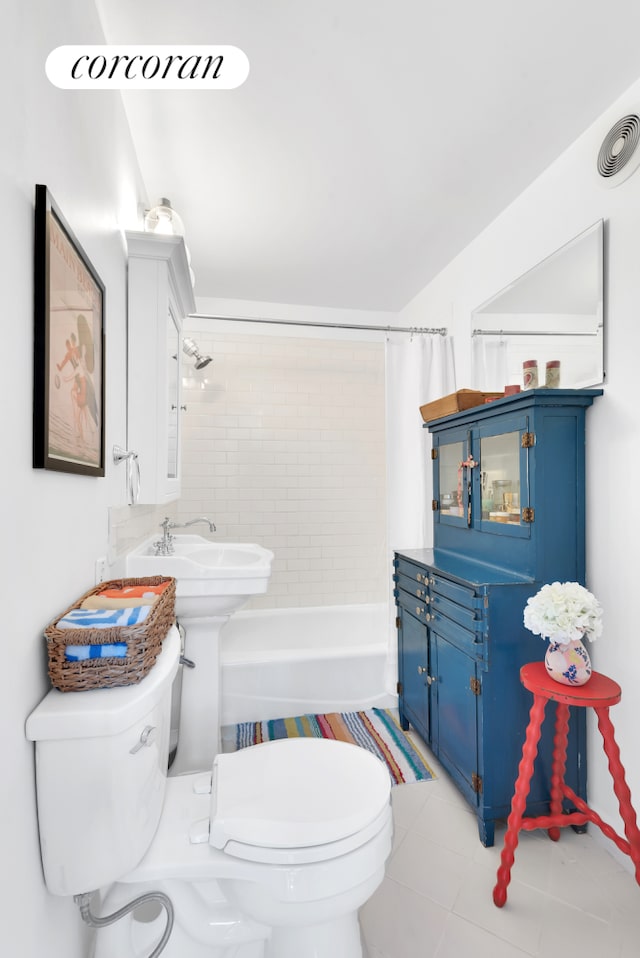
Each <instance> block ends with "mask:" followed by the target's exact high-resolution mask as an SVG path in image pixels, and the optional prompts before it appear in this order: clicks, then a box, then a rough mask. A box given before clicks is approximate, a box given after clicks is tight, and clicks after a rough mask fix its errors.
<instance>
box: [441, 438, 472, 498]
mask: <svg viewBox="0 0 640 958" xmlns="http://www.w3.org/2000/svg"><path fill="white" fill-rule="evenodd" d="M466 447H467V443H466V440H460V442H446V443H442V444H441V445H440V447H439V449H438V477H439V489H438V510H439V512H440V515H441V516H459V517H462V516H463V515H464V498H465V490H464V488H463V484H462V473H461V470H460V464H461V463H462V462H463V460H464V459H466Z"/></svg>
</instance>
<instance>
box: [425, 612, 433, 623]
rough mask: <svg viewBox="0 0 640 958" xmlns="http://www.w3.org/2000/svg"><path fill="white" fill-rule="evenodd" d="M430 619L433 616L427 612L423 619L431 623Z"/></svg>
mask: <svg viewBox="0 0 640 958" xmlns="http://www.w3.org/2000/svg"><path fill="white" fill-rule="evenodd" d="M432 618H433V616H432V615H430V614H429V613H428V612H427V614H426V615H425V619H426V620H427V622H431V620H432Z"/></svg>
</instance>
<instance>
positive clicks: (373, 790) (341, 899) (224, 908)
mask: <svg viewBox="0 0 640 958" xmlns="http://www.w3.org/2000/svg"><path fill="white" fill-rule="evenodd" d="M178 654H179V641H178V637H177V634H175V635H174V634H173V633H171V634H170V635H169V636H168V637H167V639H165V642H164V648H163V652H162V654H161V656H160V657H159V659H158V661H157V662H156V665H155V666H154V668H153V669H152V670H151V672H150V673H149V674H148V675H147V676H146V677H145V678H144V679H143V680H142V682H140V683H138V685H135V686H128V687H127V688H126V689H105V690H95V691H90V692H82V693H64V694H63V693H59V692H55V691H52V692H50V693H49V694H48V696H47V697H46V698H45V699H44V701H43V702H42V703H41V705H40V706H38V708H37V709H36V710H35V711H34V712H33V713H32V715H31V716H30V717H29V720H28V722H27V735H28V737H29V738H31V739H33V740H34V741H35V742H36V752H37V766H36V767H37V788H38V814H39V825H40V838H41V848H42V857H43V865H44V872H45V880H46V882H47V885H48V887H49V889H50V891H52V892H53V893H54V894H73V895H76V894H80V893H83V892H89V891H94V890H99V897H98V896H96V897H95V899H94V904H93V910H94V912H98V913H99V914H101V915H106V914H111V913H112V912H113V911H115V910H116V909H118V908H120V907H121V906H122V905H123V904H125V903H128V902H130V901H131V900H132V899H134V898H136V897H137V896H138V895H139V894H141V893H144V892H147V891H149V890H153V891H161V892H163V893H164V894H166V895H168V896H169V898H170V899H171V901H172V903H173V907H174V912H175V920H174V926H173V930H172V932H171V935H170V937H169V941H168V943H167V945H166V947H165V948H164V950H163V958H178V956H180V958H205V956H206V958H263V956H264V958H294V956H295V958H360V956H361V955H362V950H361V943H360V931H359V925H358V917H357V914H358V909H359V908H360V907H361V906H362V905H363V904H364V903H365V901H367V899H368V898H369V897H370V896H371V895H372V893H373V892H374V891H375V889H376V888H377V887H378V885H379V884H380V882H381V881H382V878H383V876H384V866H385V862H386V859H387V857H388V855H389V852H390V850H391V839H392V819H391V806H390V779H389V775H388V771H387V769H386V766H385V765H384V764H383V763H382V762H381V761H380V760H379V759H377V758H376V757H375V756H374V755H372V754H371V753H369V752H367V751H366V750H365V749H362V748H359V747H357V746H355V745H351V744H348V743H345V742H338V741H330V740H326V739H284V740H280V741H275V742H269V743H264V744H262V745H256V746H253V747H251V748H247V749H242V750H241V751H239V752H234V753H230V754H220V755H218V756H216V758H215V760H214V763H213V769H212V771H210V772H201V773H200V772H199V773H192V774H187V775H179V776H175V777H171V778H168V777H167V773H166V768H167V758H168V748H169V725H170V688H171V683H172V680H173V677H174V675H175V670H176V668H177V659H178ZM61 699H62V700H63V701H61ZM70 822H71V823H72V827H71V828H70V827H69V824H70ZM164 925H165V915H164V912H160V913H157V914H156V913H154V911H153V910H151V912H150V911H149V908H148V906H145V908H144V909H142V910H136V911H134V912H133V913H132V914H130V915H127V916H126V917H125V918H122V919H121V920H119V921H117V922H115V923H113V924H111V925H109V926H107V927H104V928H101V929H100V930H99V931H98V932H97V934H96V939H95V950H94V956H95V958H113V956H115V955H117V956H118V958H147V956H149V955H150V954H151V953H152V951H153V949H154V947H155V946H156V945H157V943H158V941H159V939H160V937H161V935H162V931H163V928H164Z"/></svg>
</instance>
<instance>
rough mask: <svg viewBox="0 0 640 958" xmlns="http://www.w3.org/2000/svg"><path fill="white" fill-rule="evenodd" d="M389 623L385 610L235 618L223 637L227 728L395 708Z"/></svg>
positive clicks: (327, 609)
mask: <svg viewBox="0 0 640 958" xmlns="http://www.w3.org/2000/svg"><path fill="white" fill-rule="evenodd" d="M388 617H389V612H388V607H387V605H386V604H385V603H381V604H376V605H349V606H347V605H345V606H322V607H318V608H302V609H265V610H260V611H255V612H254V611H249V612H236V614H235V615H233V616H232V617H231V619H230V620H229V622H228V623H227V625H225V627H224V629H223V630H222V632H221V635H220V639H221V646H222V648H221V683H222V724H223V725H233V724H235V723H237V722H258V721H260V720H263V719H264V720H266V719H275V718H284V717H287V716H292V715H303V714H305V713H307V712H313V713H315V712H350V711H358V710H360V709H367V708H373V707H380V708H393V707H395V706H396V705H397V697H396V696H395V695H393V694H391V693H390V692H389V691H388V689H387V685H388V684H389V682H388V680H387V673H388V670H389V667H388V650H389V643H388V638H387V636H388V630H389V619H388Z"/></svg>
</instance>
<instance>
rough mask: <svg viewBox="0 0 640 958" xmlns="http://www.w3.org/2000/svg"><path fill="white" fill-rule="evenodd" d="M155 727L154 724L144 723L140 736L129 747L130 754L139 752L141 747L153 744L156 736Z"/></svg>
mask: <svg viewBox="0 0 640 958" xmlns="http://www.w3.org/2000/svg"><path fill="white" fill-rule="evenodd" d="M157 731H158V730H157V729H156V727H155V725H145V727H144V728H143V729H142V731H141V732H140V738H139V740H138V741H137V742H136V744H135V745H134V746H133V748H130V749H129V752H130V754H131V755H135V754H136V752H139V751H140V749H141V748H145V747H148V746H150V745H153V743H154V742H155V740H156V736H157Z"/></svg>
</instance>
